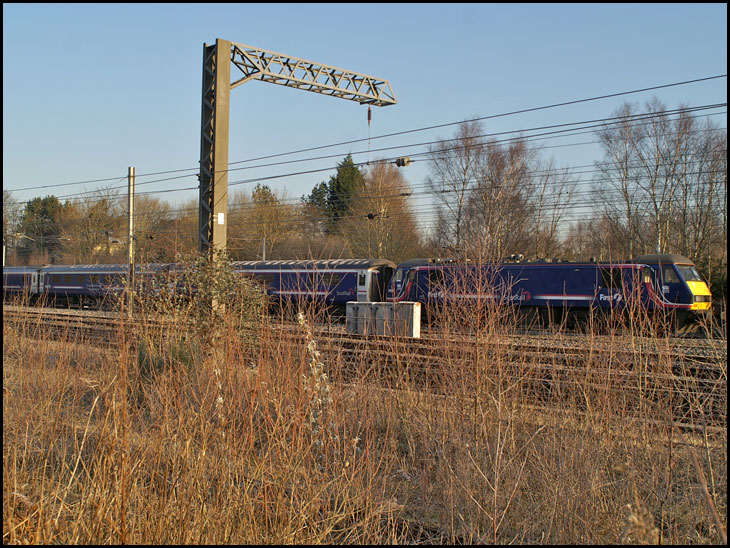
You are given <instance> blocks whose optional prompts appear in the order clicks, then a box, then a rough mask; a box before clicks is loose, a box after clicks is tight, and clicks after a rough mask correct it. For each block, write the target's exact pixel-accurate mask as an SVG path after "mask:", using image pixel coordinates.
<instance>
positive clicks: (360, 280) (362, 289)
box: [357, 270, 370, 302]
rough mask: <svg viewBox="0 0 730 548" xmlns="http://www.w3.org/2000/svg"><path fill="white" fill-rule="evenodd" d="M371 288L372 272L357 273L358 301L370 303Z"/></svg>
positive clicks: (361, 271)
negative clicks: (369, 289)
mask: <svg viewBox="0 0 730 548" xmlns="http://www.w3.org/2000/svg"><path fill="white" fill-rule="evenodd" d="M369 287H370V272H369V271H368V270H360V271H359V272H358V273H357V300H358V301H359V302H368V300H369V299H370V295H369V293H370V292H369V291H368V288H369Z"/></svg>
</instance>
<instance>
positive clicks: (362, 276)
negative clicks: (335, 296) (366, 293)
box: [357, 272, 365, 287]
mask: <svg viewBox="0 0 730 548" xmlns="http://www.w3.org/2000/svg"><path fill="white" fill-rule="evenodd" d="M357 285H359V286H361V287H362V286H364V285H365V273H364V272H360V274H359V275H358V277H357Z"/></svg>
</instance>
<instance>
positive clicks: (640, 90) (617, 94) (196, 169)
mask: <svg viewBox="0 0 730 548" xmlns="http://www.w3.org/2000/svg"><path fill="white" fill-rule="evenodd" d="M721 78H727V74H719V75H715V76H708V77H703V78H696V79H692V80H684V81H679V82H673V83H669V84H660V85H656V86H649V87H644V88H638V89H633V90H628V91H621V92H615V93H609V94H604V95H598V96H593V97H588V98H583V99H575V100H570V101H563V102H559V103H552V104H548V105H543V106H539V107H531V108H526V109H521V110H515V111H510V112H504V113H499V114H492V115H486V116H479V117H475V118H472V119H469V120H461V121H452V122H446V123H443V124H437V125H431V126H425V127H420V128H414V129H408V130H403V131H398V132H393V133H388V134H384V135H379V136H375V137H372V139H384V138H389V137H395V136H400V135H407V134H410V133H417V132H422V131H430V130H433V129H440V128H444V127H450V126H454V125H459V124H462V123H464V122H465V121H466V122H474V121H484V120H490V119H496V118H502V117H507V116H514V115H518V114H526V113H530V112H537V111H541V110H548V109H553V108H559V107H564V106H570V105H576V104H581V103H587V102H592V101H599V100H604V99H609V98H616V97H621V96H626V95H633V94H637V93H646V92H648V91H655V90H659V89H666V88H671V87H676V86H683V85H689V84H696V83H700V82H706V81H711V80H717V79H721ZM366 140H367V141H368V142H369V141H370V140H371V138H370V136H368V138H367V139H353V140H349V141H341V142H338V143H332V144H328V145H319V146H315V147H308V148H303V149H299V150H294V151H288V152H281V153H275V154H271V155H266V156H259V157H256V158H250V159H247V160H239V161H235V162H229V164H228V165H238V164H241V163H248V162H253V161H258V160H264V159H271V158H277V157H281V156H287V155H293V154H301V153H304V152H313V151H315V150H322V149H325V148H332V147H337V146H344V145H350V144H355V143H361V142H363V141H366ZM199 170H200V168H199V167H191V168H182V169H171V170H165V171H157V172H151V173H142V174H138V175H137V179H139V178H142V177H150V176H157V175H167V174H171V173H180V172H185V171H193V173H192V174H189V175H187V176H196V175H197V174H198V172H199ZM119 178H120V177H119V176H113V177H105V178H98V179H88V180H82V181H73V182H67V183H56V184H51V185H38V186H31V187H23V188H16V189H8V190H10V191H11V192H23V191H28V190H42V189H49V188H58V187H63V186H73V185H81V184H92V183H100V182H109V181H114V180H118V179H119Z"/></svg>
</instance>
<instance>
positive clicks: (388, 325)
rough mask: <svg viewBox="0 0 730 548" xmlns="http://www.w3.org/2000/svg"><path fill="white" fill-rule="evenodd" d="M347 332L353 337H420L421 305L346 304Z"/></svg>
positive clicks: (404, 303)
mask: <svg viewBox="0 0 730 548" xmlns="http://www.w3.org/2000/svg"><path fill="white" fill-rule="evenodd" d="M346 323H347V332H348V333H350V334H355V335H384V336H391V337H392V336H398V337H414V338H419V337H420V336H421V303H416V302H398V303H391V302H382V303H374V302H354V301H352V302H348V303H347V317H346Z"/></svg>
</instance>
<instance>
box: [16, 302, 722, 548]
mask: <svg viewBox="0 0 730 548" xmlns="http://www.w3.org/2000/svg"><path fill="white" fill-rule="evenodd" d="M490 306H491V308H490V307H489V306H486V305H485V306H484V307H482V308H481V309H479V307H475V309H474V310H469V309H467V308H465V307H460V308H459V310H458V315H457V317H450V316H451V315H450V314H448V313H445V314H444V316H443V317H442V318H441V320H442V324H441V325H442V328H443V340H444V342H443V345H442V348H440V349H439V355H442V356H445V360H443V361H440V362H439V364H438V365H436V361H435V359H434V360H423V359H420V358H417V357H416V356H414V355H413V352H412V351H411V350H410V348H411V347H409V346H408V345H407V344H405V343H404V341H401V340H393V341H392V351H391V352H390V356H391V363H390V366H389V367H390V369H387V368H384V367H382V368H381V367H379V365H380V364H379V363H377V362H378V359H379V358H375V359H373V358H372V357H370V358H369V357H368V356H367V355H366V356H364V357H363V358H362V361H361V363H359V364H355V366H354V368H352V367H350V366H348V367H350V368H349V369H348V377H347V382H343V378H344V371H343V368H344V367H345V362H344V358H343V356H342V355H341V354H339V353H338V352H340V350H338V349H337V348H328V347H326V346H325V344H324V341H323V340H318V337H317V331H316V329H314V326H315V325H316V324H315V320H316V319H317V318H316V315H317V313H316V311H314V310H311V309H307V310H304V313H303V314H302V315H301V317H300V318H299V319H300V323H299V324H298V325H299V327H298V334H297V336H296V337H295V339H294V342H292V339H289V338H286V337H283V336H282V335H281V332H280V331H279V330H278V329H277V323H278V320H277V319H272V320H269V321H262V322H261V323H260V325H258V326H257V327H256V328H255V330H256V337H255V339H246V340H245V341H244V342H242V339H241V337H240V332H239V331H238V330H236V329H233V328H226V329H224V330H223V331H222V333H223V334H222V336H221V337H220V338H218V339H217V340H215V341H213V343H212V344H214V347H206V344H207V343H201V342H200V341H199V340H197V339H196V338H195V337H193V336H191V334H190V333H187V332H185V331H184V330H182V329H178V330H176V331H173V334H174V336H172V337H171V338H170V339H168V340H162V339H161V338H160V335H159V332H158V331H156V328H155V327H153V324H152V323H150V325H149V326H148V327H147V329H146V330H144V331H143V336H142V337H140V338H139V339H135V340H132V341H129V340H124V336H123V334H122V332H121V330H120V336H119V340H117V341H115V342H114V343H113V344H111V345H110V346H109V348H103V349H97V348H94V347H92V346H90V345H88V344H86V343H85V341H84V340H78V339H77V340H74V338H73V336H71V335H70V334H69V337H67V339H66V340H62V341H60V342H56V341H48V340H37V339H30V338H28V337H27V334H28V331H29V330H30V329H31V328H32V326H30V325H27V324H15V323H11V322H9V321H6V320H5V319H3V394H4V395H3V541H4V542H5V543H25V542H39V543H40V542H42V543H69V544H77V543H119V542H126V543H155V544H157V543H291V544H295V543H297V544H299V543H302V544H303V543H342V544H350V543H351V544H366V543H367V544H370V543H372V544H383V543H414V542H416V543H431V542H433V543H436V542H438V543H455V542H472V543H475V542H479V543H481V542H484V543H492V542H494V543H545V544H548V543H550V544H560V543H566V544H574V543H611V544H613V543H659V542H661V543H720V542H723V539H724V535H725V528H726V524H727V522H726V512H727V435H726V430H722V431H720V432H717V431H712V432H711V431H710V430H706V431H705V433H704V435H703V434H700V435H696V434H693V435H688V434H683V433H680V432H679V431H678V430H677V429H675V428H673V427H672V426H671V420H672V416H671V415H672V413H671V406H672V398H676V397H677V396H676V394H675V395H672V396H671V397H670V396H669V395H668V394H667V393H665V392H663V391H662V390H663V389H664V388H667V386H668V385H667V386H658V385H657V383H649V382H647V381H646V377H644V376H641V375H638V374H637V375H634V376H623V377H622V376H621V373H622V372H625V371H627V370H628V369H631V370H633V371H637V370H639V372H640V370H642V368H643V369H644V370H646V371H652V372H656V371H659V370H662V368H663V369H664V370H665V371H667V372H669V371H671V367H672V363H673V360H672V356H673V343H672V341H671V340H670V339H666V340H660V339H656V341H657V344H656V346H657V347H658V348H660V349H661V355H660V359H658V360H657V359H656V358H650V357H648V356H647V355H645V354H644V352H645V347H644V346H643V345H642V344H639V343H640V342H642V341H646V339H645V338H643V334H642V336H641V337H640V336H639V335H638V334H635V333H633V332H632V331H631V330H628V332H627V331H626V330H623V331H622V332H621V333H618V332H616V333H613V334H612V333H609V334H607V335H600V336H599V335H596V334H593V333H592V328H590V327H589V328H587V330H588V331H589V333H588V334H587V335H586V338H585V339H584V340H585V341H588V343H587V347H586V348H587V350H586V351H585V356H584V357H585V358H586V360H587V365H586V366H585V369H584V370H583V371H581V373H580V374H576V373H573V374H570V375H568V374H567V373H565V374H564V375H563V376H562V377H561V376H560V374H559V370H558V369H557V366H558V365H560V364H558V363H557V362H556V369H555V370H551V369H550V368H547V369H544V368H543V369H541V367H542V365H541V364H540V363H538V362H537V361H536V360H535V359H534V357H530V356H528V355H525V356H523V357H522V358H517V359H516V358H515V357H514V355H513V354H512V353H511V343H510V341H512V340H514V337H515V336H516V335H515V333H516V329H515V322H514V321H513V319H512V318H511V316H510V314H509V312H508V310H507V309H504V308H499V307H496V306H493V305H490ZM223 322H224V324H225V318H224V319H223ZM457 324H458V325H457ZM180 325H183V324H182V323H181V324H180ZM464 326H467V327H468V330H469V331H470V336H471V337H472V338H473V339H474V340H477V341H478V348H479V350H478V351H477V352H475V351H473V350H469V349H467V348H466V345H464V344H457V343H453V342H449V341H450V340H451V338H450V337H449V336H448V335H449V334H450V333H451V332H456V331H457V330H458V332H459V333H463V329H464ZM553 336H555V337H558V336H560V334H559V333H558V334H557V335H553ZM209 342H210V341H209ZM723 344H724V343H723ZM629 348H633V349H634V352H633V353H632V365H631V366H629V365H627V364H626V363H625V361H626V357H625V354H624V353H622V352H620V351H625V350H627V349H629ZM393 367H394V368H395V373H394V372H393V371H394V370H393V369H392V368H393ZM540 375H542V376H540ZM386 377H387V381H388V382H387V384H388V386H387V387H386V386H384V384H386V382H385V381H386ZM535 379H540V382H539V383H538V384H537V385H535V383H534V380H535ZM725 379H726V375H725ZM424 382H425V383H427V385H428V388H429V389H428V390H424V388H423V387H424ZM666 382H667V383H672V382H673V377H672V375H669V374H668V375H667V377H666ZM674 382H675V385H676V386H679V385H678V384H677V381H676V375H675V378H674ZM621 383H623V386H624V388H625V389H626V390H624V391H623V392H619V391H617V390H616V388H617V386H619V385H620V384H621ZM536 386H537V387H538V388H536ZM724 386H725V388H724V394H723V395H722V397H723V398H725V399H724V400H723V405H726V386H727V384H726V382H725V385H724ZM629 388H631V390H629ZM680 388H682V389H683V390H686V391H687V393H688V394H689V393H690V392H691V388H692V387H691V386H684V387H682V386H680ZM538 389H539V390H538ZM535 390H538V395H540V396H541V397H542V401H543V403H544V404H545V405H543V406H540V407H536V406H535V405H534V404H535V400H534V392H535ZM702 405H703V402H701V401H692V402H691V404H690V405H689V407H688V412H689V413H690V414H689V415H688V416H689V417H690V420H695V421H698V424H699V421H701V420H702V418H701V417H702V415H701V413H700V412H701V411H702Z"/></svg>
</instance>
